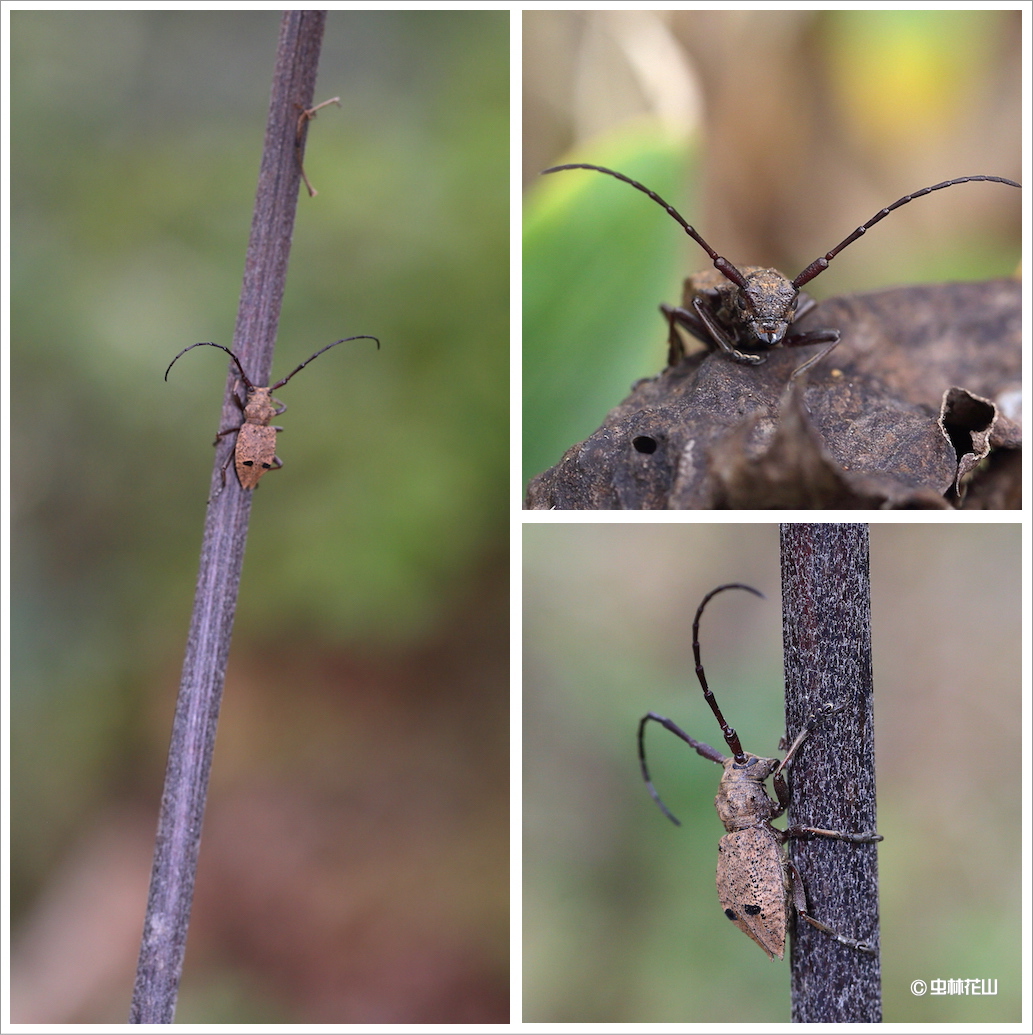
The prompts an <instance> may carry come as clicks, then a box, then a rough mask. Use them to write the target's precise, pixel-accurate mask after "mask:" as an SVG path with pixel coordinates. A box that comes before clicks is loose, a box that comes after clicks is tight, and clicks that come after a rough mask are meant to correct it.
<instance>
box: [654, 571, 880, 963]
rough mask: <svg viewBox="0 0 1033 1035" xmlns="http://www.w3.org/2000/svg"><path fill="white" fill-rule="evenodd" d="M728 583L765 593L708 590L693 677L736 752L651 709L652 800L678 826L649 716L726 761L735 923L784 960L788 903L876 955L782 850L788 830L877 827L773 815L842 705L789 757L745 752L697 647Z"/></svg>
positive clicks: (728, 888)
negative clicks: (795, 761) (656, 771)
mask: <svg viewBox="0 0 1033 1035" xmlns="http://www.w3.org/2000/svg"><path fill="white" fill-rule="evenodd" d="M726 589H744V590H746V591H747V592H749V593H753V594H754V595H756V596H758V597H763V596H764V594H763V593H761V592H760V591H759V590H756V589H754V588H753V587H752V586H746V585H743V584H742V583H739V582H733V583H728V584H726V585H723V586H718V587H717V589H714V590H711V591H710V592H709V593H708V594H707V595H706V596H705V597H704V598H703V601H702V603H701V604H700V605H699V608H698V609H697V611H696V618H695V620H694V621H693V623H692V653H693V657H694V658H695V661H696V676H697V678H698V679H699V683H700V686H701V687H702V688H703V697H704V698H705V699H706V702H707V704H709V705H710V708H711V710H712V711H713V713H714V716H715V717H716V719H717V722H718V725H719V726H720V727H721V732H722V734H723V735H724V739H725V743H726V744H727V745H728V749H729V750H730V751H731V752H732V754H731V757H729V758H726V757H725V756H724V755H722V754H721V752H720V751H718V750H717V749H716V748H712V747H711V746H710V745H709V744H704V743H702V742H700V741H698V740H695V739H693V738H692V737H690V736H689V735H688V734H687V733H686V732H685V731H684V730H682V729H681V728H680V727H679V726H677V725H676V724H675V723H673V722H672V721H671V720H670V719H667V718H665V717H664V716H662V715H657V714H656V712H648V713H647V714H646V715H644V716H643V717H642V719H641V721H640V722H639V725H638V757H639V765H640V766H641V769H642V777H643V779H644V780H645V781H646V787H647V788H648V789H649V793H650V795H651V796H652V798H653V800H654V801H655V802H656V803H657V805H659V806H660V810H661V811H662V812H663V814H664V815H665V816H666V817H667V818H668V819H669V820H671V821H672V822H673V823H674V824H676V825H677V826H680V825H681V824H680V823H679V822H678V820H677V819H676V818H675V817H674V815H673V814H672V813H671V812H670V810H669V809H668V808H667V806H666V805H665V804H664V803H663V801H662V800H661V799H660V795H659V794H657V792H656V788H655V787H654V786H653V781H652V779H651V778H650V776H649V769H648V767H647V766H646V750H645V738H644V734H645V729H646V724H647V723H649V722H658V723H660V725H661V726H663V727H664V728H665V729H668V730H670V731H671V732H672V733H674V734H676V735H677V736H679V737H681V739H682V740H684V741H685V743H686V744H688V745H689V746H690V747H692V748H695V750H696V751H697V752H698V753H699V754H701V755H702V756H703V757H704V758H708V759H710V761H711V762H717V763H718V764H719V765H722V766H724V773H723V774H722V776H721V783H720V785H719V786H718V791H717V797H716V798H715V799H714V805H715V806H716V808H717V814H718V816H719V817H720V818H721V822H722V823H723V824H724V827H725V830H726V831H727V833H725V835H724V837H722V838H721V840H720V841H719V842H718V855H717V895H718V899H719V900H720V902H721V908H722V909H723V910H724V912H725V916H727V917H728V919H729V920H731V921H732V923H734V924H735V926H736V927H738V928H739V930H740V931H742V932H743V933H744V934H748V935H749V936H750V937H751V938H752V939H753V940H754V941H755V942H756V943H757V944H758V945H759V946H760V947H761V948H762V949H763V950H764V951H765V952H766V953H767V954H768V956H769V957H771V958H772V959H774V958H775V957H776V956H777V957H778V958H779V959H782V957H783V955H784V952H785V936H786V930H787V929H788V925H789V917H790V911H791V909H795V910H796V912H797V915H798V916H800V917H801V918H802V919H804V920H806V921H807V923H809V924H811V925H812V926H814V927H816V928H817V929H818V930H819V931H824V932H825V933H826V934H828V935H831V936H832V937H833V938H835V939H836V941H838V942H840V943H842V944H843V945H847V946H849V947H850V948H852V949H858V950H859V951H861V952H866V953H872V954H875V953H876V952H877V950H876V949H875V948H873V947H872V946H871V945H869V944H867V943H866V942H863V941H857V940H856V939H853V938H847V937H846V936H844V935H842V934H839V933H837V932H836V931H833V930H832V929H831V928H830V927H827V926H826V925H825V924H823V923H821V922H820V921H819V920H816V919H815V918H814V917H813V916H811V915H810V913H809V912H808V907H807V895H806V891H805V889H804V886H803V881H802V880H801V878H800V874H799V872H798V871H797V869H796V867H795V866H794V865H793V864H792V862H790V860H789V858H788V856H787V854H786V852H785V848H784V845H785V842H786V841H787V840H788V839H789V838H791V837H798V838H808V839H809V838H813V837H829V838H835V839H838V840H841V841H851V842H854V843H856V844H871V843H873V842H876V841H881V840H882V835H881V834H877V833H875V832H874V831H872V832H869V833H861V834H849V833H844V832H843V831H840V830H824V829H821V828H819V827H787V828H786V829H784V830H779V829H778V828H777V827H774V826H772V824H771V821H772V820H773V819H777V818H778V817H779V816H781V815H782V813H783V812H785V810H786V808H787V807H788V805H789V787H788V785H787V783H786V779H785V776H784V775H783V773H784V771H785V769H786V767H787V766H788V765H789V762H790V760H791V759H792V758H793V756H794V755H795V754H796V752H797V751H798V750H799V749H800V745H801V744H803V742H804V741H805V740H806V739H807V737H808V736H810V734H811V733H812V732H813V731H814V729H815V728H816V727H817V726H818V725H820V723H821V722H822V721H824V719H825V718H827V717H828V716H830V715H832V714H833V713H834V712H836V711H839V710H840V709H841V708H842V705H840V706H839V707H837V706H835V705H832V704H827V705H825V707H824V708H823V709H821V710H820V711H819V713H818V714H817V715H815V716H814V717H812V719H811V720H810V722H809V723H808V724H807V726H806V727H805V728H804V729H803V731H802V732H801V733H800V735H799V736H798V737H797V738H796V740H795V741H794V742H793V745H792V747H790V748H789V750H788V751H787V752H786V756H785V758H783V759H782V760H781V761H779V760H778V759H777V758H761V757H760V756H759V755H754V754H752V753H751V752H749V751H744V750H743V747H742V744H741V743H740V742H739V735H738V734H737V733H736V732H735V730H734V729H732V727H731V726H729V725H728V723H727V722H725V717H724V716H723V715H722V714H721V709H720V708H719V707H718V705H717V700H716V698H715V697H714V694H713V692H712V691H711V689H710V687H709V686H708V685H707V677H706V675H705V673H704V672H703V664H702V662H701V661H700V654H699V620H700V616H701V615H702V614H703V609H704V608H705V607H706V606H707V603H708V602H709V601H710V600H711V598H712V597H715V596H716V595H717V594H718V593H721V592H723V591H724V590H726ZM769 776H770V777H772V784H773V786H774V789H775V795H776V797H777V798H778V801H773V800H772V799H771V797H770V795H769V794H768V792H767V788H766V787H765V786H764V781H765V780H767V778H768V777H769Z"/></svg>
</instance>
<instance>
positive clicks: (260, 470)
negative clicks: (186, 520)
mask: <svg viewBox="0 0 1033 1035" xmlns="http://www.w3.org/2000/svg"><path fill="white" fill-rule="evenodd" d="M359 338H366V339H368V340H370V341H375V342H376V343H377V348H378V349H379V348H380V341H379V340H378V339H377V338H374V337H373V336H372V335H371V334H355V335H352V337H350V338H341V339H340V341H332V342H331V343H330V344H329V345H324V346H323V348H321V349H320V350H319V351H318V352H314V353H313V354H312V355H311V356H309V358H308V359H306V360H305V362H304V363H299V364H298V366H296V367H295V368H294V369H293V370H292V371H291V372H290V373H289V374H288V375H287V376H286V377H284V378H281V379H280V380H279V381H277V382H276V384H274V385H269V386H268V387H267V388H261V387H259V386H257V385H254V384H252V383H251V379H250V378H249V377H248V376H247V374H245V373H244V368H243V366H241V363H240V360H239V359H237V357H236V356H235V355H234V353H233V352H231V351H230V350H229V349H228V348H226V346H225V345H217V344H216V343H215V342H214V341H199V342H196V343H195V344H193V345H188V346H187V347H186V348H185V349H183V351H182V352H180V353H179V354H178V355H177V356H176V357H175V358H174V359H173V360H172V363H170V364H169V365H168V368H167V369H166V371H165V380H166V381H168V379H169V370H171V369H172V365H173V363H175V362H176V360H177V359H179V357H180V356H182V355H183V354H184V353H187V352H189V351H190V350H191V349H196V348H198V347H199V346H201V345H210V346H211V347H212V348H213V349H222V351H223V352H226V353H228V354H229V356H230V358H231V359H232V360H233V362H234V363H236V364H237V369H238V370H239V371H240V378H241V380H242V381H243V382H244V386H245V388H246V394H245V398H244V399H243V400H241V398H240V396H239V395H237V393H236V391H235V390H234V393H233V398H234V400H235V401H236V403H237V405H238V406H239V407H240V409H241V411H242V412H243V414H244V421H243V423H242V424H240V425H238V426H237V427H235V428H226V429H225V430H224V431H220V432H219V433H218V434H217V435H216V436H215V443H214V444H215V445H218V442H219V439H220V438H222V437H223V435H230V434H232V433H233V432H234V431H235V432H237V441H236V444H235V445H234V447H233V452H232V454H231V456H232V457H233V461H234V466H235V467H236V470H237V477H238V478H239V479H240V484H241V487H242V488H244V489H253V488H255V486H257V485H258V482H259V480H260V479H261V477H262V475H263V474H265V472H266V471H272V470H276V469H278V468H280V467H283V461H282V460H280V458H279V457H278V456H277V455H276V433H277V432H278V431H283V428H279V427H276V426H275V425H272V424H270V421H271V420H272V419H273V417H277V416H279V415H280V414H281V413H283V412H284V411H285V410H286V409H287V407H286V406H285V405H284V404H283V403H282V402H280V400H279V399H277V398H275V397H274V396H273V392H274V391H276V389H277V388H282V387H283V386H284V385H285V384H286V383H287V382H288V381H289V380H290V379H291V378H292V377H293V376H294V375H295V374H297V373H298V372H299V371H300V370H302V369H304V368H305V367H306V366H308V364H309V363H311V362H312V360H314V359H315V358H316V356H320V355H322V354H323V353H324V352H326V350H327V349H332V348H333V347H334V346H335V345H340V344H342V343H343V342H346V341H356V340H358V339H359ZM228 465H229V457H227V459H226V463H225V464H224V465H223V468H222V488H220V489H219V491H218V492H216V493H215V496H218V495H219V492H222V489H223V488H225V486H226V467H227V466H228ZM212 498H213V499H214V498H215V497H214V496H213V497H212Z"/></svg>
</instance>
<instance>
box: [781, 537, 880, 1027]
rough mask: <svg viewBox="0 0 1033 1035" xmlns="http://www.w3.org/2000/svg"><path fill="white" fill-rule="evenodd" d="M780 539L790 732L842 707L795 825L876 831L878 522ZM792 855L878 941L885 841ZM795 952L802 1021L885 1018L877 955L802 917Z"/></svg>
mask: <svg viewBox="0 0 1033 1035" xmlns="http://www.w3.org/2000/svg"><path fill="white" fill-rule="evenodd" d="M781 543H782V607H783V619H782V622H783V632H782V637H783V644H784V649H785V677H786V678H785V685H786V733H787V737H788V739H790V740H792V738H793V737H795V736H796V735H797V733H799V731H800V729H801V728H802V727H803V726H804V724H805V723H806V722H807V718H808V717H809V716H810V715H813V714H814V713H815V712H816V711H817V710H818V709H819V708H820V707H822V706H823V705H824V704H827V703H831V704H833V705H836V706H839V705H842V710H841V711H839V712H837V714H836V716H835V718H834V719H830V720H829V721H828V722H826V723H824V724H823V725H822V727H820V728H819V729H818V730H817V731H816V733H815V735H814V736H812V737H810V738H808V740H807V742H805V743H804V745H803V746H802V748H801V750H800V753H799V756H798V758H797V760H796V761H795V762H794V764H793V768H792V797H791V804H790V809H789V824H790V825H791V826H810V827H820V828H823V829H833V830H852V831H868V830H876V829H877V828H876V821H875V746H874V732H873V709H872V665H871V602H870V593H869V579H868V527H867V525H863V524H783V525H782V526H781ZM790 858H791V859H792V861H793V863H794V864H795V865H796V867H797V869H798V870H799V871H800V874H801V876H802V877H803V881H804V884H805V885H806V888H807V894H808V904H809V906H810V911H811V913H812V915H813V916H815V917H816V918H817V919H818V920H820V921H822V922H823V923H825V924H827V925H828V926H829V927H831V928H832V929H833V930H836V931H839V932H840V933H841V934H845V935H847V936H849V937H852V938H856V939H859V940H861V941H865V942H868V943H869V944H871V945H875V946H877V945H878V941H879V888H878V857H877V850H876V846H875V845H874V844H848V843H845V842H840V841H830V840H826V839H824V838H818V839H815V840H812V841H804V840H795V839H794V841H793V842H792V843H791V845H790ZM790 960H791V965H792V966H791V969H792V1019H793V1021H794V1022H795V1023H818V1022H826V1023H828V1022H833V1023H842V1022H869V1023H877V1022H879V1021H881V1020H882V1003H881V974H880V961H879V957H878V955H869V954H866V953H863V952H858V951H856V950H855V949H852V948H849V947H847V946H844V945H841V944H839V943H838V942H837V941H835V939H833V938H829V937H827V936H826V935H825V934H823V933H822V932H821V931H816V930H814V929H813V928H812V927H810V925H809V924H806V923H799V922H797V923H796V929H795V936H794V937H793V939H792V944H791V950H790Z"/></svg>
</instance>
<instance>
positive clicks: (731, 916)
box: [725, 909, 739, 923]
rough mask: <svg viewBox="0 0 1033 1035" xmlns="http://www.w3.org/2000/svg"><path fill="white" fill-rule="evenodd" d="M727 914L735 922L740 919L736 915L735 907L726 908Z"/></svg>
mask: <svg viewBox="0 0 1033 1035" xmlns="http://www.w3.org/2000/svg"><path fill="white" fill-rule="evenodd" d="M725 916H727V917H728V919H729V920H731V921H732V923H735V921H736V920H738V919H739V918H738V917H737V916H736V915H735V910H734V909H726V910H725Z"/></svg>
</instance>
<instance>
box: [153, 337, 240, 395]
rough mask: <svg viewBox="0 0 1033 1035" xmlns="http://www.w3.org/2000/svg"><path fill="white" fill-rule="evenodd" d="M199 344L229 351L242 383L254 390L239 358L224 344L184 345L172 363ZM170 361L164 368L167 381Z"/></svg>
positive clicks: (203, 342) (204, 342)
mask: <svg viewBox="0 0 1033 1035" xmlns="http://www.w3.org/2000/svg"><path fill="white" fill-rule="evenodd" d="M200 345H211V347H212V348H213V349H222V351H223V352H227V353H229V356H230V358H231V359H232V360H233V362H234V363H236V364H237V369H238V370H239V371H240V376H241V379H242V380H243V382H244V384H246V385H247V387H248V388H249V389H250V390H251V391H254V390H255V386H254V385H253V384H252V383H251V382H250V381H249V380H248V376H247V374H245V373H244V368H243V367H242V366H241V365H240V360H239V359H237V357H236V356H235V355H234V354H233V353H232V352H230V350H229V349H228V348H226V346H225V345H216V344H215V342H214V341H199V342H196V343H195V344H193V345H188V346H187V347H186V348H185V349H183V351H182V352H180V353H179V354H178V355H177V356H176V357H175V358H174V359H173V360H172V363H175V362H176V360H177V359H179V357H180V356H182V355H183V354H184V353H187V352H189V351H190V350H191V349H196V348H198V346H200ZM172 363H170V364H169V365H168V367H167V368H166V370H165V380H166V381H168V379H169V371H170V370H171V369H172Z"/></svg>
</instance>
